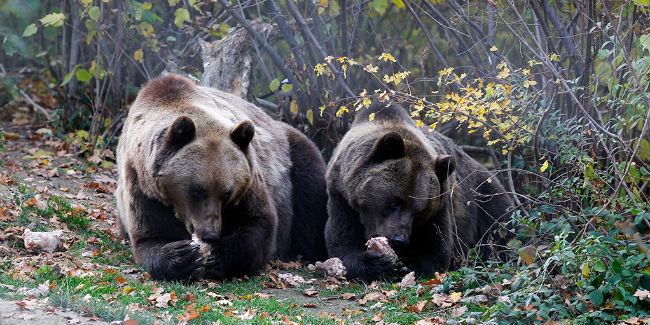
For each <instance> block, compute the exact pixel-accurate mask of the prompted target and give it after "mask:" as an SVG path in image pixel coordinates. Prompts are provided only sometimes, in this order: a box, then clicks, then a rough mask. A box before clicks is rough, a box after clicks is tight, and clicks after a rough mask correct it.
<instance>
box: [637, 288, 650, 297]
mask: <svg viewBox="0 0 650 325" xmlns="http://www.w3.org/2000/svg"><path fill="white" fill-rule="evenodd" d="M634 296H635V297H637V298H639V300H645V299H648V298H650V291H648V290H644V289H636V292H635V293H634Z"/></svg>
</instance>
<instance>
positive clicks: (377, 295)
mask: <svg viewBox="0 0 650 325" xmlns="http://www.w3.org/2000/svg"><path fill="white" fill-rule="evenodd" d="M386 300H388V297H387V296H386V295H385V294H384V293H382V292H369V293H367V294H366V295H365V296H364V297H363V298H361V299H360V300H359V304H361V305H365V304H366V303H368V302H369V301H386Z"/></svg>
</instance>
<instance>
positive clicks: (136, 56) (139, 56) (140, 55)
mask: <svg viewBox="0 0 650 325" xmlns="http://www.w3.org/2000/svg"><path fill="white" fill-rule="evenodd" d="M133 58H134V59H135V60H136V61H138V62H140V63H142V62H143V61H144V60H143V59H144V52H142V49H139V50H137V51H135V52H134V53H133Z"/></svg>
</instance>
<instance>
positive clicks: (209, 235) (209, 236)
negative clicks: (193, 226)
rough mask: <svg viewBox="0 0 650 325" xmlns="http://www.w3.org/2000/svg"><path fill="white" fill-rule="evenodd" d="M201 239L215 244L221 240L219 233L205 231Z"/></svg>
mask: <svg viewBox="0 0 650 325" xmlns="http://www.w3.org/2000/svg"><path fill="white" fill-rule="evenodd" d="M201 239H202V240H203V241H206V242H214V241H217V240H218V239H219V233H217V232H216V231H209V230H208V231H203V232H201Z"/></svg>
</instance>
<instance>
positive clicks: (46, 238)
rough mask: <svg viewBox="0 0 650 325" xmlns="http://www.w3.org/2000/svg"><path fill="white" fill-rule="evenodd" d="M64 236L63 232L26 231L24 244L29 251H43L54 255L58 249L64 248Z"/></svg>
mask: <svg viewBox="0 0 650 325" xmlns="http://www.w3.org/2000/svg"><path fill="white" fill-rule="evenodd" d="M62 235H63V231H62V230H56V231H45V232H37V231H31V230H29V229H25V232H23V243H24V244H25V248H27V250H30V251H39V250H42V251H46V252H48V253H52V252H54V251H55V250H56V249H57V248H59V247H61V246H62V244H63V242H62V240H61V236H62Z"/></svg>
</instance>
